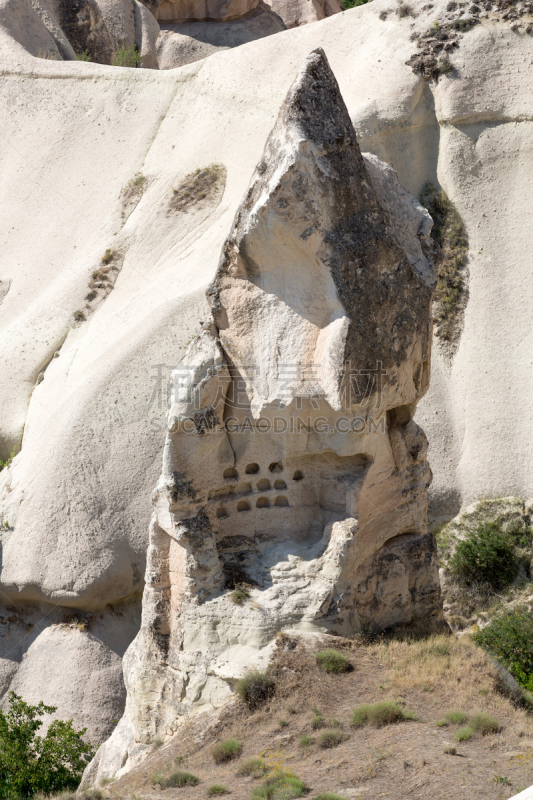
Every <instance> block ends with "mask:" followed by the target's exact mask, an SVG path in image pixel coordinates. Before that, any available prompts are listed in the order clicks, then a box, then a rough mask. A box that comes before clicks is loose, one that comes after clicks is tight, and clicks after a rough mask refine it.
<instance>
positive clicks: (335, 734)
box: [318, 728, 347, 748]
mask: <svg viewBox="0 0 533 800" xmlns="http://www.w3.org/2000/svg"><path fill="white" fill-rule="evenodd" d="M346 738H347V736H346V734H345V733H344V731H340V730H339V729H338V728H336V729H333V730H326V731H322V733H321V734H320V738H319V740H318V743H319V745H320V747H324V748H326V747H337V746H338V745H339V744H341V743H342V742H343V741H344V740H345V739H346Z"/></svg>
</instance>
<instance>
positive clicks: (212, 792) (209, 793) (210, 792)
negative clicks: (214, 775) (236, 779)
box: [207, 783, 229, 797]
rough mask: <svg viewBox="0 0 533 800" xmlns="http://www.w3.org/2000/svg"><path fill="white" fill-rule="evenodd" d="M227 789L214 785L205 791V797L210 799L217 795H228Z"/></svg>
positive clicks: (221, 785)
mask: <svg viewBox="0 0 533 800" xmlns="http://www.w3.org/2000/svg"><path fill="white" fill-rule="evenodd" d="M228 792H229V789H227V788H226V787H225V786H223V784H221V783H214V784H213V785H212V786H210V787H209V789H208V790H207V796H208V797H212V796H213V795H217V794H228Z"/></svg>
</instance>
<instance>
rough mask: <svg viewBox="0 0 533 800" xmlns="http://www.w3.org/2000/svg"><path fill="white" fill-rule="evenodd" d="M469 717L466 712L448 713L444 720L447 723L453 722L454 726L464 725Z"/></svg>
mask: <svg viewBox="0 0 533 800" xmlns="http://www.w3.org/2000/svg"><path fill="white" fill-rule="evenodd" d="M467 717H468V714H465V712H464V711H448V713H447V714H445V715H444V719H445V720H446V721H447V722H451V724H452V725H462V724H463V722H465V721H466V719H467Z"/></svg>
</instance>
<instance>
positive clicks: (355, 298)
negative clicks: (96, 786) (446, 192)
mask: <svg viewBox="0 0 533 800" xmlns="http://www.w3.org/2000/svg"><path fill="white" fill-rule="evenodd" d="M431 224H432V223H431V219H430V217H429V215H428V214H427V212H426V211H425V210H424V209H423V208H422V207H421V206H420V205H419V204H418V203H417V202H416V201H415V200H414V198H413V197H411V196H410V195H409V194H408V193H407V192H405V191H404V190H402V188H401V187H400V185H399V183H398V181H397V178H396V175H395V173H394V172H393V171H392V170H391V168H390V167H388V166H387V165H386V164H383V163H382V162H380V161H379V160H378V159H375V158H373V157H371V156H370V157H367V159H366V163H365V160H364V159H363V157H362V156H361V153H360V151H359V147H358V145H357V141H356V136H355V131H354V129H353V126H352V123H351V121H350V118H349V115H348V112H347V109H346V106H345V104H344V101H343V99H342V97H341V94H340V91H339V88H338V85H337V82H336V80H335V78H334V76H333V73H332V72H331V69H330V67H329V64H328V62H327V59H326V57H325V55H324V52H323V51H322V50H317V51H314V52H313V53H312V54H311V55H310V56H309V57H308V58H307V59H306V61H305V62H304V65H303V67H302V69H301V71H300V73H299V75H298V77H297V78H296V80H295V82H294V84H293V85H292V87H291V88H290V90H289V93H288V95H287V98H286V100H285V102H284V104H283V106H282V108H281V111H280V114H279V117H278V120H277V123H276V125H275V127H274V129H273V131H272V132H271V134H270V136H269V138H268V141H267V143H266V147H265V150H264V153H263V156H262V158H261V159H260V161H259V164H258V166H257V169H256V171H255V173H254V176H253V178H252V181H251V185H250V188H249V189H248V191H247V192H246V195H245V197H244V199H243V201H242V203H241V205H240V207H239V209H238V211H237V216H236V219H235V222H234V225H233V229H232V231H231V233H230V235H229V237H228V239H227V241H226V243H225V245H224V248H223V252H222V258H221V262H220V265H219V268H218V271H217V274H216V276H215V279H214V281H213V283H212V284H211V286H210V288H209V290H208V298H209V302H210V306H211V312H212V316H213V322H211V323H205V325H204V328H203V330H202V332H201V333H200V334H199V336H198V337H197V338H196V339H195V340H194V342H193V343H192V344H191V345H190V346H189V348H188V350H187V352H186V354H185V356H184V358H183V359H182V361H181V362H180V364H179V365H178V368H177V369H176V371H175V372H174V390H173V395H172V398H171V404H170V409H169V415H168V434H167V439H166V443H165V451H164V463H163V473H162V475H161V478H160V480H159V482H158V485H157V488H156V490H155V492H154V495H153V502H154V505H155V511H154V514H153V518H152V522H151V526H150V545H149V550H148V565H147V574H146V588H145V592H144V596H143V617H142V625H141V631H140V633H139V635H138V637H137V638H136V640H135V641H134V643H133V644H132V645H131V647H130V649H129V651H128V653H127V655H126V658H125V661H124V675H125V681H126V686H127V690H128V698H127V705H126V713H125V716H124V718H123V719H122V721H121V722H120V724H119V726H118V728H117V730H116V732H115V733H114V734H113V736H112V737H111V739H110V741H109V742H107V743H106V744H105V745H103V746H102V748H101V749H100V750H99V752H98V755H97V758H96V760H95V762H94V764H93V765H92V766H91V767H90V768H89V769H88V771H87V775H86V782H90V781H91V780H92V781H94V780H95V779H96V778H98V779H100V778H102V777H106V776H107V777H111V776H113V775H115V774H116V773H117V771H119V770H120V769H122V770H127V769H128V768H129V767H130V766H131V765H132V763H134V762H135V760H136V759H137V758H139V757H140V756H141V755H142V752H143V750H145V749H146V748H145V746H146V745H149V744H151V743H152V742H153V741H154V740H155V739H156V738H157V737H167V736H170V735H172V733H174V731H175V730H176V728H177V726H178V725H179V724H180V722H183V721H184V720H185V719H186V717H187V715H190V714H191V713H194V711H197V710H199V709H201V708H205V707H209V706H211V707H216V706H219V705H221V704H222V703H223V702H224V701H225V700H227V699H228V698H229V697H230V696H231V694H232V685H233V682H234V681H235V680H236V679H237V678H239V677H240V676H241V675H242V673H243V671H244V670H245V669H247V668H250V667H252V666H257V665H258V664H259V663H261V662H263V663H264V662H265V660H268V654H269V652H270V651H271V649H272V646H273V643H274V639H275V635H276V633H277V632H278V631H280V630H281V629H299V630H304V631H315V632H319V631H323V632H330V633H338V634H342V635H350V634H353V633H355V632H357V631H360V630H361V628H362V627H363V626H364V627H372V628H376V629H382V628H385V627H387V626H391V625H394V624H396V623H400V622H401V623H409V622H412V621H413V620H417V619H420V618H423V619H424V621H425V623H426V624H428V625H431V624H433V625H434V626H437V625H438V624H439V622H440V621H441V620H442V612H441V604H440V589H439V582H438V570H437V561H436V549H435V543H434V540H433V537H432V536H431V535H430V534H428V533H427V519H426V507H427V501H426V492H427V488H428V486H429V484H430V482H431V472H430V469H429V466H428V463H427V461H426V451H427V441H426V438H425V436H424V434H423V432H422V431H421V429H420V428H419V427H418V426H417V425H416V424H415V423H414V422H413V420H412V416H413V413H414V410H415V408H416V402H417V400H418V399H419V398H420V397H421V396H422V395H423V394H424V392H425V391H426V390H427V387H428V381H429V363H430V348H431V319H430V301H431V293H432V288H433V287H434V285H435V282H436V271H435V260H436V258H437V257H438V252H437V251H436V249H435V247H434V245H433V243H432V240H431V239H430V238H429V233H430V229H431ZM240 584H245V585H246V586H247V587H248V591H249V595H250V602H249V603H248V602H247V603H246V604H245V606H244V607H242V608H241V606H239V605H236V604H235V603H234V602H232V596H231V590H232V589H234V588H235V587H236V586H238V585H240Z"/></svg>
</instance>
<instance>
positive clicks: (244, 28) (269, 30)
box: [157, 2, 286, 69]
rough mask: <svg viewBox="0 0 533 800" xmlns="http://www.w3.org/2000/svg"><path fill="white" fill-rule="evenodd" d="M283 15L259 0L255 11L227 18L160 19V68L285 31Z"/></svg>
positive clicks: (158, 51) (158, 45) (197, 59)
mask: <svg viewBox="0 0 533 800" xmlns="http://www.w3.org/2000/svg"><path fill="white" fill-rule="evenodd" d="M285 29H286V28H285V25H284V23H283V20H282V19H281V17H279V16H278V15H277V14H274V13H273V11H271V9H270V6H267V5H266V4H265V3H262V2H259V4H258V5H257V7H256V8H254V9H253V11H250V12H249V13H248V14H246V16H245V17H240V18H239V19H231V20H227V21H226V22H220V21H219V22H212V21H204V22H184V23H181V24H179V25H172V24H165V23H161V33H160V35H159V39H158V40H157V59H158V62H159V69H174V68H175V67H181V66H183V65H184V64H191V63H192V62H193V61H199V60H200V59H202V58H206V57H207V56H210V55H212V54H213V53H215V52H216V51H217V50H228V49H229V48H231V47H239V45H241V44H246V43H247V42H253V41H255V40H256V39H262V38H263V37H264V36H272V34H274V33H280V32H281V31H284V30H285Z"/></svg>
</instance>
